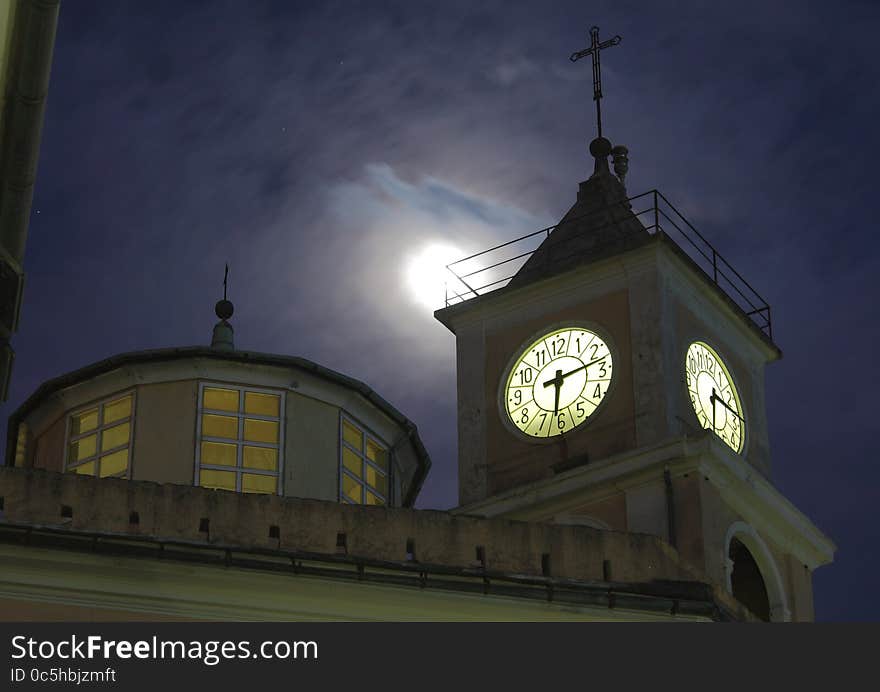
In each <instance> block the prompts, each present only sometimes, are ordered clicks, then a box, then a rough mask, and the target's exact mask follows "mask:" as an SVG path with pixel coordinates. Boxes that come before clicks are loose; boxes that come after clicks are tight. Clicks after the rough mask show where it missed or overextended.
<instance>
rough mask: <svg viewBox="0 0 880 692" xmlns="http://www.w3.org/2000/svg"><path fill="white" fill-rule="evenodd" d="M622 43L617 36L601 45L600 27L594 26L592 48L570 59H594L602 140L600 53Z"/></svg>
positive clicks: (594, 87)
mask: <svg viewBox="0 0 880 692" xmlns="http://www.w3.org/2000/svg"><path fill="white" fill-rule="evenodd" d="M620 41H621V38H620V36H615V37H614V38H609V39H608V40H607V41H603V42H602V43H600V42H599V27H598V26H594V27H593V28H592V29H590V47H589V48H584V49H583V50H580V51H577V52H575V53H572V54H571V55H570V56H569V58H568V59H569V60H571V61H572V62H577V61H578V60H580V59H581V58H585V57H587V56H588V55H589V56H591V57H592V58H593V100H594V101H595V102H596V124H597V127H598V132H599V134H598V135H597V136H598V137H600V138H601V137H602V109H601V107H600V105H599V104H600V101H601V100H602V73H601V71H600V67H599V51H601V50H602V49H603V48H610V47H611V46H616V45H617V44H618V43H620Z"/></svg>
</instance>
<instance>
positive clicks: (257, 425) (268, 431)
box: [244, 418, 278, 444]
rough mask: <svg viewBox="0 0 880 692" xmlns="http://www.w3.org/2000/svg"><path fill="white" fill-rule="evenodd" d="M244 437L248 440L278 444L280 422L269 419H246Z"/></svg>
mask: <svg viewBox="0 0 880 692" xmlns="http://www.w3.org/2000/svg"><path fill="white" fill-rule="evenodd" d="M244 439H245V440H247V441H248V442H267V443H270V444H277V442H278V423H275V422H274V421H267V420H254V419H253V418H245V419H244Z"/></svg>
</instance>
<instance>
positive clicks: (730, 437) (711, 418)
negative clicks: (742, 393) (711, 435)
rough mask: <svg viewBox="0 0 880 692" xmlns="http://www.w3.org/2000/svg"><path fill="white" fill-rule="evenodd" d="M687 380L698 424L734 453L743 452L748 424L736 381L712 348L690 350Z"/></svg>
mask: <svg viewBox="0 0 880 692" xmlns="http://www.w3.org/2000/svg"><path fill="white" fill-rule="evenodd" d="M685 379H686V381H687V387H688V393H689V394H690V397H691V404H692V405H693V407H694V412H695V413H696V414H697V420H699V421H700V425H702V426H703V427H704V428H709V429H711V430H713V431H714V432H715V434H716V435H718V437H720V438H721V439H722V440H723V441H724V442H725V443H726V444H727V445H728V446H729V447H730V448H731V449H732V450H733V451H734V452H737V453H739V452H742V450H743V443H744V441H745V425H746V421H745V418H744V417H743V409H742V404H741V403H740V400H739V393H738V392H737V391H736V387H735V386H734V384H733V378H732V377H731V376H730V373H729V372H728V370H727V367H726V366H725V365H724V362H723V361H722V360H721V358H719V357H718V354H717V353H715V351H714V349H713V348H712V347H711V346H709V344H706V343H703V342H702V341H695V342H694V343H692V344H691V345H690V347H688V351H687V358H686V362H685Z"/></svg>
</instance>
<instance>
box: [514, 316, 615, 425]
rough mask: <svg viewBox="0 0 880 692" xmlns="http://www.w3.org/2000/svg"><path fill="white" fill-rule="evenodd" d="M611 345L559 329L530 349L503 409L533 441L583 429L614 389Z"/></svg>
mask: <svg viewBox="0 0 880 692" xmlns="http://www.w3.org/2000/svg"><path fill="white" fill-rule="evenodd" d="M612 361H613V358H612V355H611V350H610V349H609V348H608V344H606V343H605V340H604V339H602V337H600V336H599V335H598V334H596V333H595V332H594V331H591V330H590V329H587V328H584V327H577V326H573V327H563V328H561V329H554V330H553V331H551V332H549V333H547V334H545V335H544V336H542V337H541V338H539V339H535V341H534V342H533V343H531V344H529V346H528V347H527V348H525V349H524V350H523V351H522V353H521V354H520V356H519V357H518V358H517V359H516V361H515V362H514V364H513V367H511V369H510V373H509V374H508V376H507V381H506V384H505V386H504V389H503V390H502V391H501V397H502V408H503V409H504V411H505V412H506V413H507V417H508V419H509V420H510V422H511V423H512V424H513V425H514V426H515V427H516V428H518V429H519V430H520V431H521V432H523V433H524V434H526V435H528V436H529V437H531V438H537V439H541V438H548V437H554V436H556V435H562V434H564V433H567V432H570V431H571V430H573V429H575V428H577V427H578V426H580V425H583V424H584V423H586V422H587V420H588V419H589V418H590V416H592V415H593V414H594V413H595V412H596V410H597V409H598V408H599V406H600V404H601V403H602V400H603V399H604V398H605V395H606V394H607V393H608V387H609V386H610V385H611V377H612V367H613V362H612Z"/></svg>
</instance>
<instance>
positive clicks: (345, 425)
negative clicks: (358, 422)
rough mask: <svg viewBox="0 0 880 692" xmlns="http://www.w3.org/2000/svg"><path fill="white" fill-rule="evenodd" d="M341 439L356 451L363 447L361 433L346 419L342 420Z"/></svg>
mask: <svg viewBox="0 0 880 692" xmlns="http://www.w3.org/2000/svg"><path fill="white" fill-rule="evenodd" d="M342 439H343V440H345V441H346V442H348V444H350V445H351V446H352V447H354V448H355V449H357V450H358V451H361V450H362V449H363V448H364V436H363V433H361V431H360V430H358V429H357V428H356V427H354V426H353V425H352V424H351V423H349V422H348V421H347V420H344V421H342Z"/></svg>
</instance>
